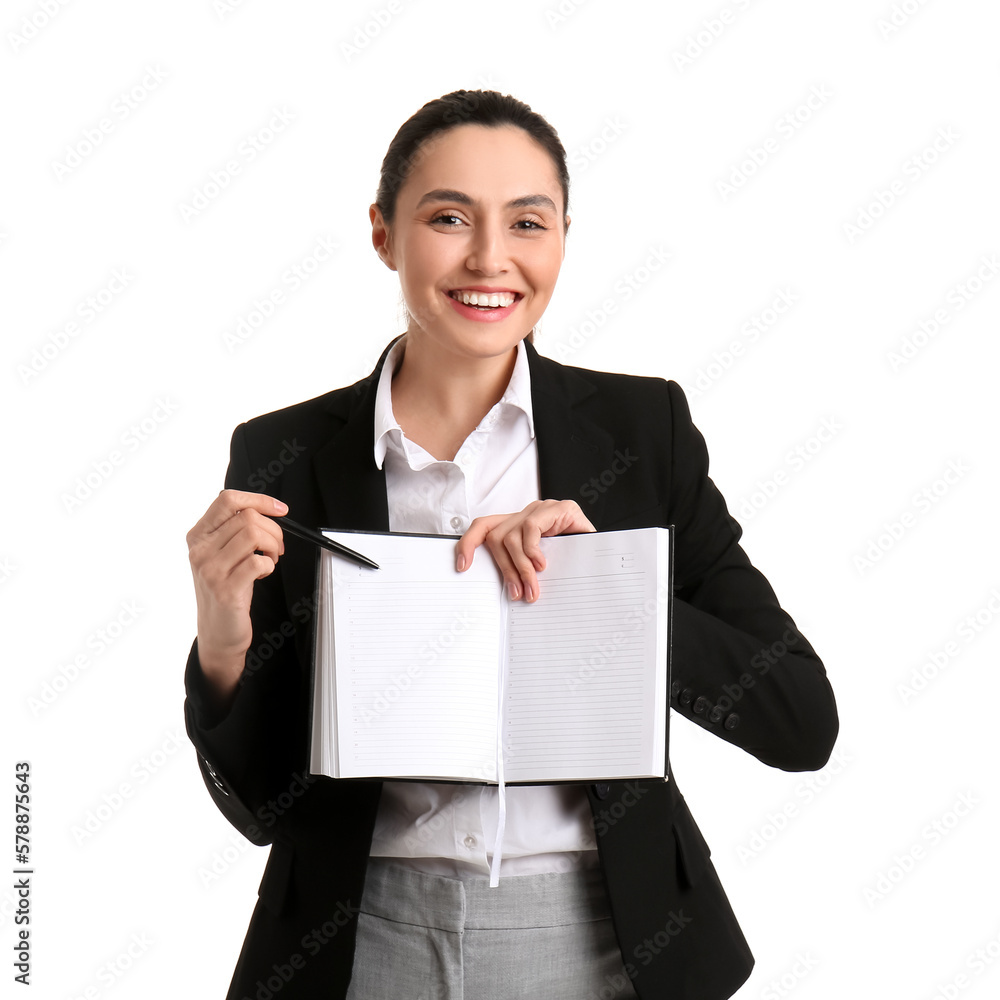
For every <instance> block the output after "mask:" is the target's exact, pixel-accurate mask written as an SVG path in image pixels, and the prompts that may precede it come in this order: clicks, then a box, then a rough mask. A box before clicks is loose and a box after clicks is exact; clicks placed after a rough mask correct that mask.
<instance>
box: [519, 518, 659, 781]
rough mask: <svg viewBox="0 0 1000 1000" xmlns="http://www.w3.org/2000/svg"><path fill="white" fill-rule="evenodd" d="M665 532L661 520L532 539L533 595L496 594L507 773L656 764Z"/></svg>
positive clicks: (611, 774) (633, 770)
mask: <svg viewBox="0 0 1000 1000" xmlns="http://www.w3.org/2000/svg"><path fill="white" fill-rule="evenodd" d="M667 541H668V531H667V529H666V528H640V529H632V530H627V531H611V532H594V533H588V534H580V535H560V536H556V537H552V538H543V539H542V540H541V542H542V550H543V552H544V554H545V557H546V560H547V566H546V568H545V569H544V570H543V571H542V572H541V574H540V575H539V584H540V589H541V596H540V597H539V599H538V600H537V601H536V602H535V603H534V604H525V603H524V602H523V601H513V602H509V604H508V616H509V633H508V634H509V639H508V658H507V659H508V663H507V677H506V695H505V700H504V706H503V708H504V719H503V723H502V728H503V736H504V738H503V742H504V751H505V757H506V774H507V780H508V781H509V782H511V781H546V780H549V781H560V780H565V781H572V780H593V779H596V778H632V777H649V776H654V775H658V776H660V777H662V776H663V773H664V758H665V752H664V751H665V739H666V710H667V693H666V670H667V616H668V611H669V601H668V600H666V599H665V598H666V597H668V596H669V588H668V576H667V573H668V566H669V563H668V558H667V555H668V550H667ZM658 593H659V599H658Z"/></svg>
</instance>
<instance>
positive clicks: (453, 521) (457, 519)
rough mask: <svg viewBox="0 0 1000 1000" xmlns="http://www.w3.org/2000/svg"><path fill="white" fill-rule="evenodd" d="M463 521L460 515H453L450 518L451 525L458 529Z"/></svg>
mask: <svg viewBox="0 0 1000 1000" xmlns="http://www.w3.org/2000/svg"><path fill="white" fill-rule="evenodd" d="M462 524H463V521H462V519H461V518H460V517H453V518H452V519H451V526H452V527H453V528H454V529H455V530H456V531H458V530H459V528H461V527H462Z"/></svg>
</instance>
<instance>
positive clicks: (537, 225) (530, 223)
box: [517, 219, 545, 232]
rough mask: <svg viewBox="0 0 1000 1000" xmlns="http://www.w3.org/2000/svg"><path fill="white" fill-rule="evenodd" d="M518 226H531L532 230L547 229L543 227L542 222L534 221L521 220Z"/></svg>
mask: <svg viewBox="0 0 1000 1000" xmlns="http://www.w3.org/2000/svg"><path fill="white" fill-rule="evenodd" d="M517 224H518V225H519V226H520V225H526V226H531V228H532V229H544V228H545V226H543V225H542V224H541V223H540V222H536V221H535V220H534V219H521V220H519V221H518V223H517ZM529 232H530V230H529Z"/></svg>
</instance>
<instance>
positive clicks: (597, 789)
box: [594, 781, 611, 802]
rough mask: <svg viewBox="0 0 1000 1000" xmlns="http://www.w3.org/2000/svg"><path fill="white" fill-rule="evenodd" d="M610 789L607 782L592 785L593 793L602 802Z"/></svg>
mask: <svg viewBox="0 0 1000 1000" xmlns="http://www.w3.org/2000/svg"><path fill="white" fill-rule="evenodd" d="M610 791H611V786H610V785H609V784H607V782H604V781H602V782H599V783H598V784H596V785H594V794H595V795H596V796H597V797H598V798H599V799H600V800H601V801H602V802H603V801H604V800H605V799H606V798H607V797H608V792H610Z"/></svg>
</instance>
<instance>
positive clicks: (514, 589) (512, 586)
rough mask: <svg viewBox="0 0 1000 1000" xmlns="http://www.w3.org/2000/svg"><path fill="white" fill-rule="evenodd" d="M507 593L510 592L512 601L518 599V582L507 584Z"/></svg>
mask: <svg viewBox="0 0 1000 1000" xmlns="http://www.w3.org/2000/svg"><path fill="white" fill-rule="evenodd" d="M507 593H508V594H510V599H511V600H512V601H516V600H517V584H516V583H508V584H507Z"/></svg>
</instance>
